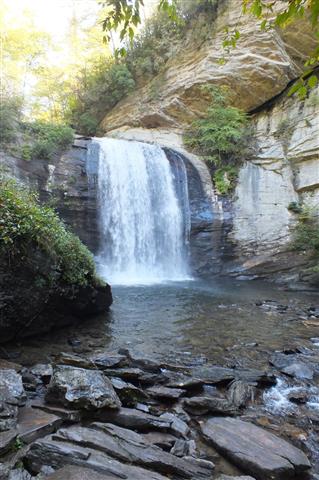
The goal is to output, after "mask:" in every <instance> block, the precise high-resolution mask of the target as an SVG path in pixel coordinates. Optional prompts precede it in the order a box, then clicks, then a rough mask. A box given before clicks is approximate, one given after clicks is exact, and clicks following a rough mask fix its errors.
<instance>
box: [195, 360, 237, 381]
mask: <svg viewBox="0 0 319 480" xmlns="http://www.w3.org/2000/svg"><path fill="white" fill-rule="evenodd" d="M192 375H194V377H196V378H199V379H201V380H202V382H204V383H207V384H212V385H218V384H228V383H230V382H231V381H232V380H234V379H235V376H236V375H235V372H234V370H233V369H232V368H224V367H219V366H214V365H213V366H205V365H199V366H196V367H193V368H192Z"/></svg>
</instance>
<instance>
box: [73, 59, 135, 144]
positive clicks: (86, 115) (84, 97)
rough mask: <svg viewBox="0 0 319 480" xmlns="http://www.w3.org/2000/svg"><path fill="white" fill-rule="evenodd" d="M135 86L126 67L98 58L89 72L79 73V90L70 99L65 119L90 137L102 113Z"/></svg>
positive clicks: (94, 131)
mask: <svg viewBox="0 0 319 480" xmlns="http://www.w3.org/2000/svg"><path fill="white" fill-rule="evenodd" d="M134 87H135V81H134V79H133V76H132V74H131V72H130V71H129V69H128V68H127V66H126V65H124V64H121V63H114V62H112V61H110V62H105V60H104V59H99V60H98V61H97V62H96V63H95V64H94V65H92V67H91V68H90V71H87V70H86V69H85V70H83V71H82V72H81V74H80V77H79V90H78V91H77V92H76V93H75V94H74V95H73V97H71V98H70V106H69V112H68V113H67V117H68V118H69V120H70V122H71V124H72V125H73V126H74V127H75V128H76V129H78V130H79V131H80V132H81V133H83V134H86V135H93V134H95V133H96V131H97V128H98V124H99V122H100V121H101V120H102V118H103V116H104V115H105V113H106V112H108V111H109V110H111V109H112V108H113V107H114V106H115V105H116V104H117V103H118V102H119V101H120V100H121V99H122V98H123V97H125V96H126V95H127V94H128V93H129V92H130V91H132V90H133V89H134Z"/></svg>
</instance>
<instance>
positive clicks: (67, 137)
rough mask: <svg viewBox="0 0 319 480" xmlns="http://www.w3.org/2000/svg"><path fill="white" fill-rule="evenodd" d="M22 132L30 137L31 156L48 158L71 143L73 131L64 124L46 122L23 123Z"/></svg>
mask: <svg viewBox="0 0 319 480" xmlns="http://www.w3.org/2000/svg"><path fill="white" fill-rule="evenodd" d="M22 127H23V130H24V133H25V134H26V135H27V136H28V137H30V138H31V139H32V145H31V150H30V156H31V158H43V159H50V158H52V156H53V155H54V153H56V152H58V151H59V150H63V149H66V148H67V147H68V146H70V145H71V144H72V141H73V135H74V132H73V130H72V128H70V127H68V126H66V125H59V124H54V123H47V122H30V123H23V125H22Z"/></svg>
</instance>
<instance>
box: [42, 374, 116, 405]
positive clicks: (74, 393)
mask: <svg viewBox="0 0 319 480" xmlns="http://www.w3.org/2000/svg"><path fill="white" fill-rule="evenodd" d="M46 400H47V401H48V402H51V403H58V404H62V405H66V406H73V407H75V408H79V409H85V410H94V409H100V408H110V409H118V408H119V407H120V405H121V402H120V399H119V398H118V396H117V394H116V393H115V391H114V389H113V386H112V383H111V382H110V380H109V379H108V378H106V377H105V376H104V375H103V374H102V373H101V372H99V371H98V370H87V369H83V368H76V367H70V366H66V365H65V366H64V365H59V366H57V367H56V368H55V369H54V373H53V376H52V378H51V382H50V384H49V387H48V391H47V394H46Z"/></svg>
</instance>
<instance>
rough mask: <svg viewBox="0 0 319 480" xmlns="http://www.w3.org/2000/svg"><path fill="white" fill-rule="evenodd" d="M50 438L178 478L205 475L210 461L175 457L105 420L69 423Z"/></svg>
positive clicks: (208, 472) (208, 470)
mask: <svg viewBox="0 0 319 480" xmlns="http://www.w3.org/2000/svg"><path fill="white" fill-rule="evenodd" d="M52 438H53V439H54V440H58V441H64V442H69V443H73V444H77V445H80V446H82V447H87V448H90V449H93V450H96V451H101V452H103V453H105V454H107V455H110V456H111V457H113V458H116V459H117V460H120V461H122V462H125V463H130V464H133V465H140V466H142V467H146V468H150V469H152V470H155V471H158V472H161V473H164V474H168V475H169V474H171V475H178V476H181V477H182V478H185V479H186V478H194V479H196V480H197V479H199V478H209V476H210V473H211V471H212V470H213V465H212V464H211V465H210V466H209V464H208V462H207V463H203V464H202V465H201V463H200V462H198V463H196V464H194V462H189V461H187V460H186V459H179V458H176V457H175V456H174V455H171V454H170V453H167V452H164V451H163V450H161V449H160V448H158V447H156V446H153V445H150V444H149V443H147V442H145V439H144V437H142V436H141V435H139V434H138V433H136V432H133V431H131V430H127V429H124V428H121V427H118V426H115V425H112V424H108V423H94V424H92V425H90V426H89V427H77V426H74V427H70V428H65V429H61V430H59V431H58V432H57V433H56V434H55V435H54V436H53V437H52Z"/></svg>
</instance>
